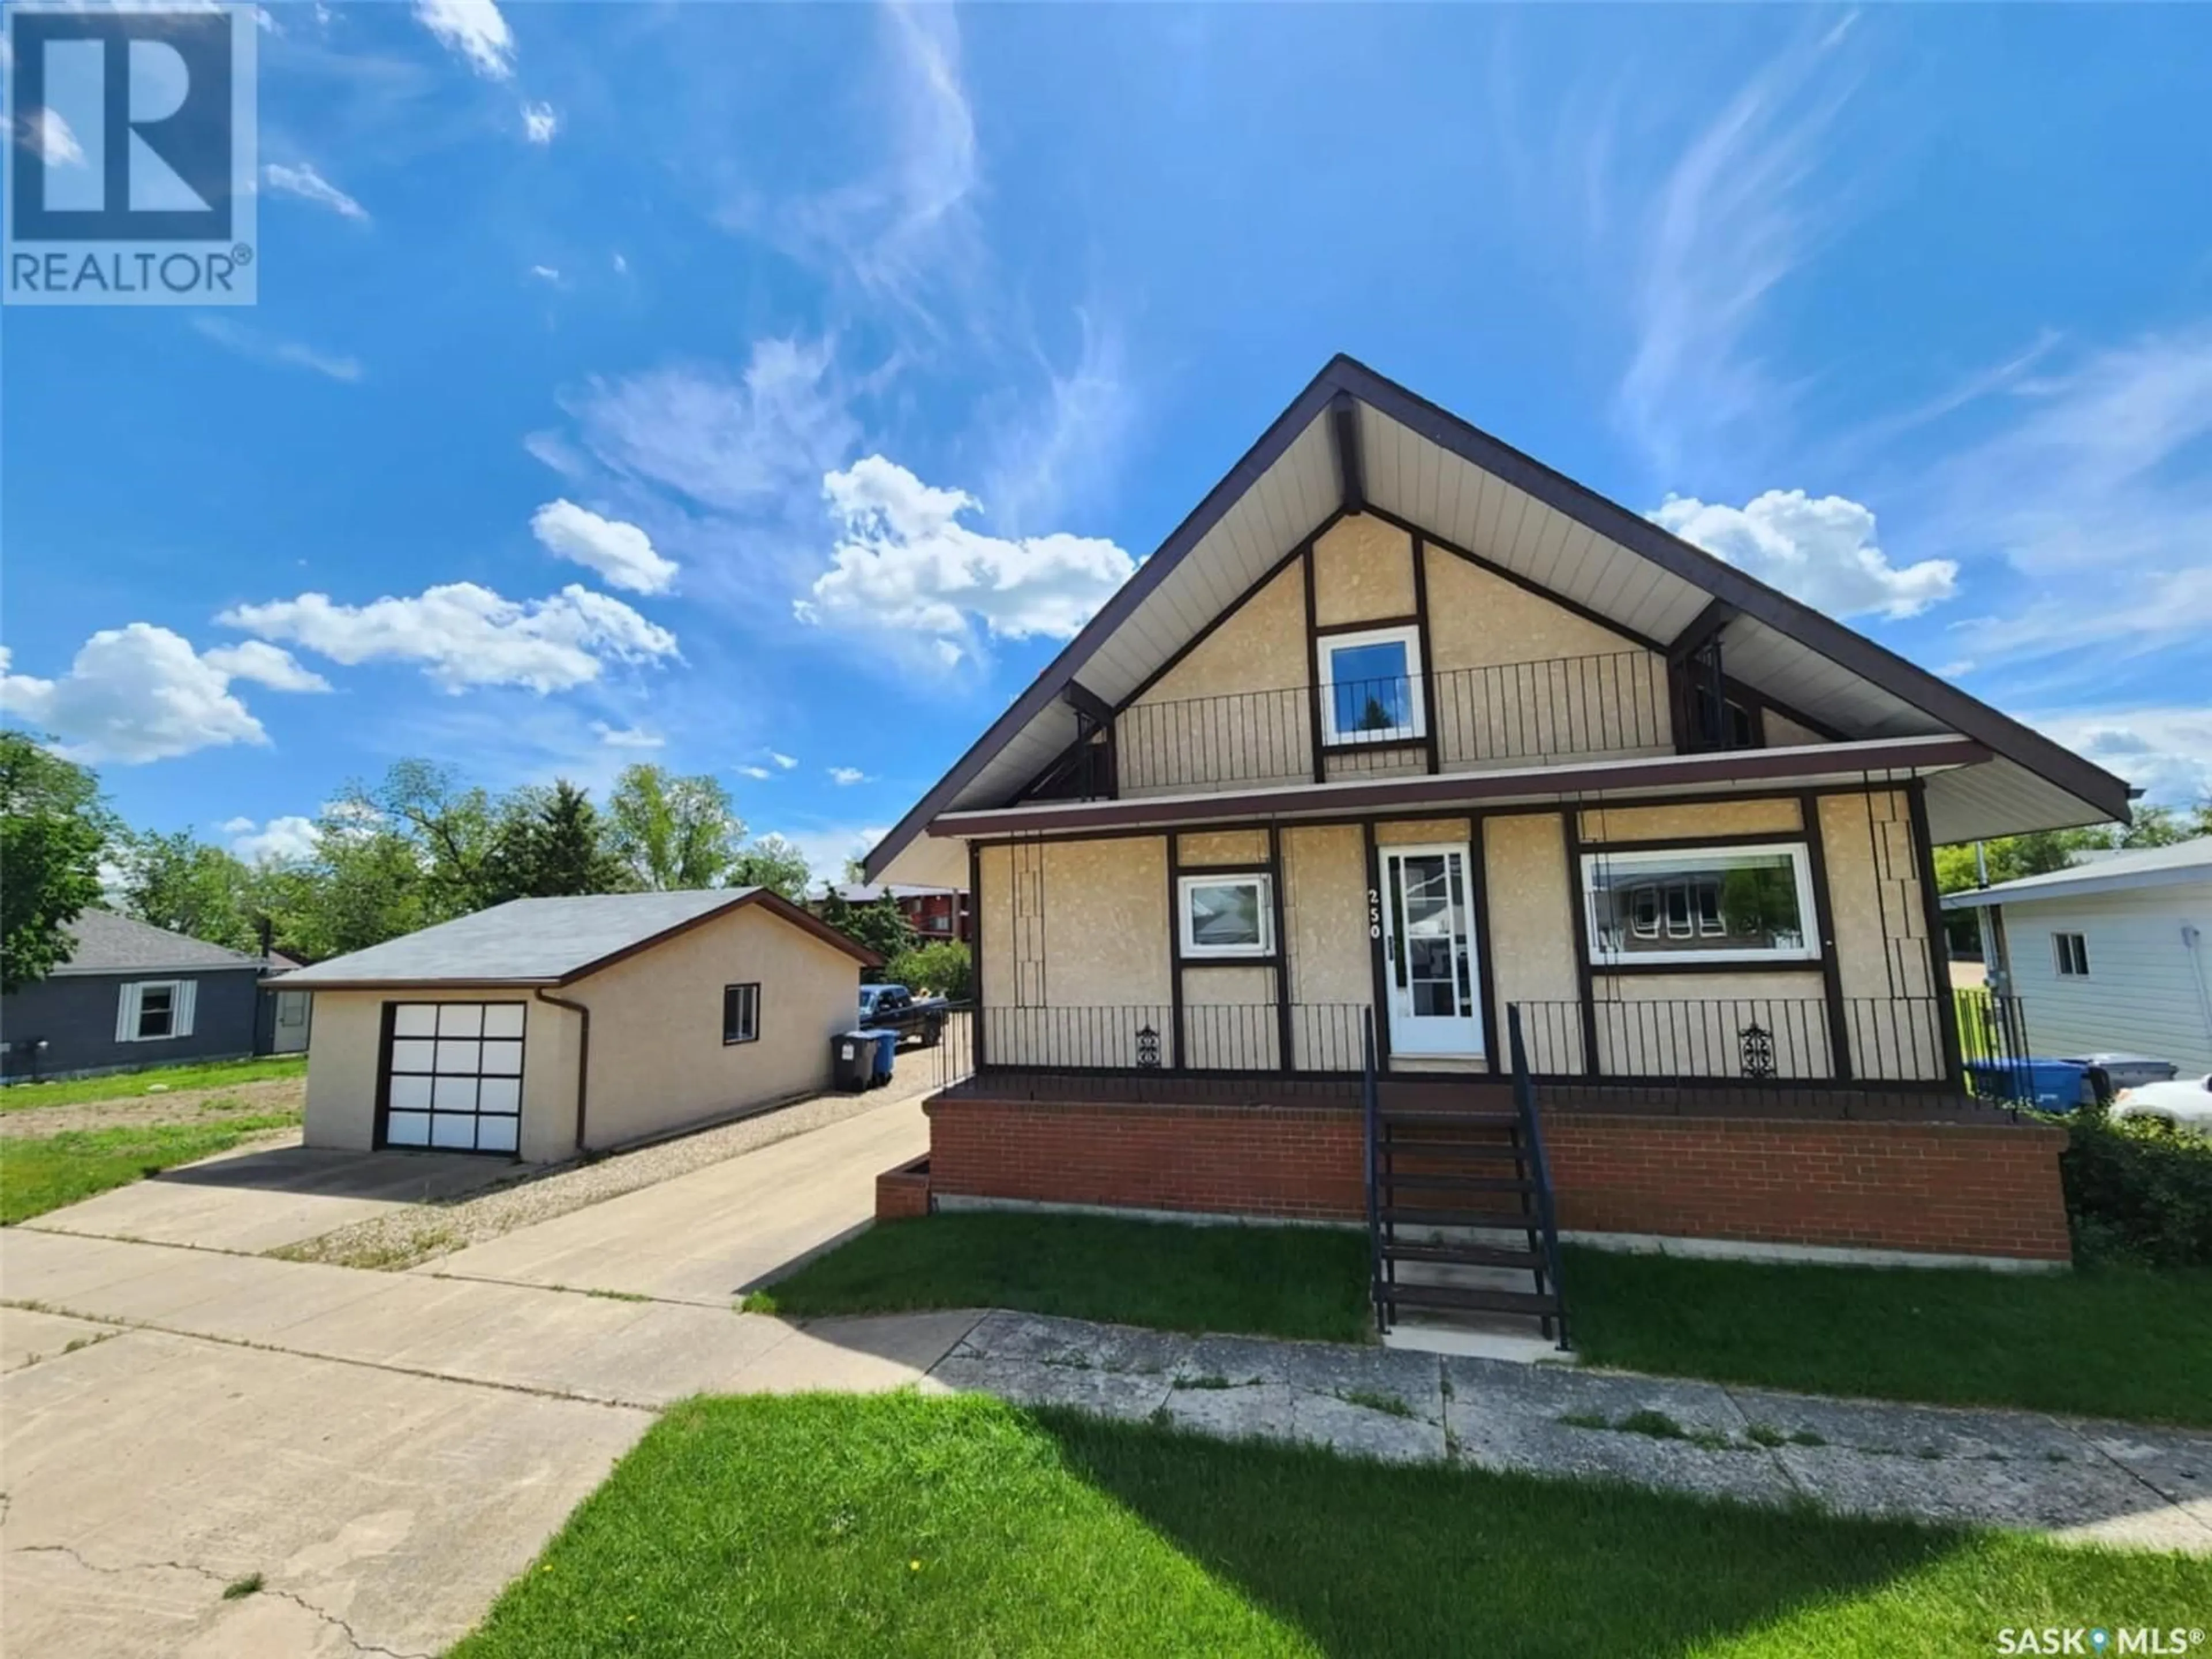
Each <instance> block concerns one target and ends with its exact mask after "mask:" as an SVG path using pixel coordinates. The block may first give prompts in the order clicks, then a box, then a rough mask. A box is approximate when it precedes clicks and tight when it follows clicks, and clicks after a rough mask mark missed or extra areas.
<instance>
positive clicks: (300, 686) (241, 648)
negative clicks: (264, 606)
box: [200, 640, 331, 691]
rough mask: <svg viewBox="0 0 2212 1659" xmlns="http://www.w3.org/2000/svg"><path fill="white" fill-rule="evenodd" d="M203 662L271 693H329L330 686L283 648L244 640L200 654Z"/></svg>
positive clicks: (265, 642)
mask: <svg viewBox="0 0 2212 1659" xmlns="http://www.w3.org/2000/svg"><path fill="white" fill-rule="evenodd" d="M200 660H201V661H203V662H204V663H205V664H207V665H208V666H209V667H210V668H213V669H216V670H218V671H221V672H222V673H225V674H228V675H229V676H230V677H231V678H233V679H234V680H251V681H252V682H253V683H254V684H256V685H265V686H267V687H268V688H269V689H270V690H271V691H327V690H330V689H331V683H330V682H329V681H328V680H326V679H325V678H323V677H322V676H321V675H320V674H318V673H316V672H315V671H314V670H313V669H311V668H308V667H307V666H306V665H303V664H302V663H301V661H300V659H298V658H296V657H295V656H294V655H293V654H292V653H290V652H289V651H287V650H285V649H284V647H283V646H281V645H271V644H270V643H269V642H268V641H266V640H245V641H240V643H239V644H237V645H219V646H217V647H216V648H215V649H214V650H212V651H204V652H202V653H200Z"/></svg>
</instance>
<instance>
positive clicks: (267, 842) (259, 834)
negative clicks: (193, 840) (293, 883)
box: [222, 814, 318, 864]
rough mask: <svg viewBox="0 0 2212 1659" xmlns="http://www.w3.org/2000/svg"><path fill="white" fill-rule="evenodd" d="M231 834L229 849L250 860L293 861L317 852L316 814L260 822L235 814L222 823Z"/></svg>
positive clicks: (254, 861)
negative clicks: (314, 815) (234, 816)
mask: <svg viewBox="0 0 2212 1659" xmlns="http://www.w3.org/2000/svg"><path fill="white" fill-rule="evenodd" d="M222 833H223V834H224V835H226V836H229V837H230V850H231V851H232V852H234V853H235V854H238V856H239V857H240V858H242V859H244V860H246V862H247V863H248V864H272V863H273V864H293V863H298V862H300V861H301V860H307V859H311V858H313V857H314V856H315V853H316V850H317V845H318V832H317V829H316V825H315V821H314V820H313V818H307V817H299V816H298V815H296V814H287V815H286V816H284V817H274V818H271V819H270V820H269V822H268V823H260V824H257V823H255V822H254V821H253V820H252V818H247V817H236V818H232V819H231V820H230V821H229V822H228V823H225V824H224V825H223V826H222Z"/></svg>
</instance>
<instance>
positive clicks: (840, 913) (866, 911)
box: [822, 887, 914, 962]
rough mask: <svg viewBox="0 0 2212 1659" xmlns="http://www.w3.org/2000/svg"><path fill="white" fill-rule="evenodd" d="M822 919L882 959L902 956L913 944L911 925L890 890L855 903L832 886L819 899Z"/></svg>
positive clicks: (888, 960) (889, 959) (887, 960)
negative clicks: (822, 897)
mask: <svg viewBox="0 0 2212 1659" xmlns="http://www.w3.org/2000/svg"><path fill="white" fill-rule="evenodd" d="M822 920H823V921H826V922H828V923H829V925H830V926H831V927H835V928H836V930H837V931H838V932H839V933H842V934H844V935H845V936H846V937H847V938H848V939H858V940H859V941H860V943H861V944H863V945H866V946H867V947H868V948H869V949H870V950H871V951H874V952H875V953H876V954H877V955H878V956H879V957H883V959H884V961H885V962H890V961H891V960H893V959H894V958H896V957H900V956H902V955H903V954H905V952H906V951H908V949H909V948H910V947H911V946H912V945H913V944H914V928H913V927H912V926H911V925H910V924H909V923H908V921H907V919H906V916H905V915H904V914H903V913H902V911H901V910H900V909H899V908H898V902H897V901H896V899H894V898H892V897H891V896H890V894H889V893H884V894H883V895H881V896H878V897H877V898H874V899H872V900H870V901H869V902H867V903H866V904H854V902H852V901H851V900H849V899H848V898H846V897H844V896H843V895H842V894H840V893H839V892H838V891H837V890H836V888H834V887H833V888H831V889H830V890H829V896H828V897H827V898H825V899H824V900H823V902H822Z"/></svg>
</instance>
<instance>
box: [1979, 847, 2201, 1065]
mask: <svg viewBox="0 0 2212 1659" xmlns="http://www.w3.org/2000/svg"><path fill="white" fill-rule="evenodd" d="M1943 904H1944V908H1946V909H1952V910H1967V909H1978V910H1980V911H1981V912H1982V914H1983V928H1984V933H1983V937H1984V939H1986V940H1987V941H1988V942H1989V968H1990V980H1991V982H1992V983H1993V984H1994V983H1995V982H1996V980H1997V978H1998V976H1999V975H2002V977H2003V982H2004V988H2005V989H2007V990H2008V991H2009V992H2010V993H2011V994H2013V995H2014V996H2015V997H2017V998H2018V999H2019V1000H2020V1005H2021V1012H2022V1014H2023V1016H2024V1018H2025V1019H2026V1022H2027V1041H2028V1043H2029V1045H2030V1046H2031V1047H2032V1048H2033V1049H2034V1050H2035V1052H2036V1053H2037V1054H2046V1055H2068V1054H2148V1055H2149V1056H2150V1057H2151V1058H2152V1059H2154V1060H2172V1062H2173V1063H2174V1064H2175V1065H2177V1066H2179V1067H2180V1068H2181V1070H2182V1073H2183V1074H2184V1075H2185V1076H2187V1075H2194V1076H2202V1075H2203V1074H2204V1073H2208V1072H2212V836H2198V837H2197V839H2196V840H2195V841H2185V842H2178V843H2176V844H2175V845H2173V846H2172V847H2146V848H2140V849H2137V850H2135V851H2128V852H2118V853H2107V854H2100V855H2098V856H2096V857H2094V858H2092V859H2089V860H2085V861H2083V862H2082V863H2081V864H2078V865H2076V866H2074V867H2073V868H2071V869H2068V870H2057V871H2053V872H2051V873H2049V874H2047V875H2041V876H2023V877H2021V878H2020V879H2019V880H2018V881H2005V882H1999V883H1998V884H1996V885H1995V886H1993V887H1983V888H1978V889H1974V890H1970V891H1966V892H1960V893H1953V894H1950V895H1949V896H1947V897H1946V898H1945V899H1944V901H1943Z"/></svg>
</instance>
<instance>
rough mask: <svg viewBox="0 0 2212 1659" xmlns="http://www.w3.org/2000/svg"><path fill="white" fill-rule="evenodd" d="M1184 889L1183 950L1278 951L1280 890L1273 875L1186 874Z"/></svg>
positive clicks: (1208, 953)
mask: <svg viewBox="0 0 2212 1659" xmlns="http://www.w3.org/2000/svg"><path fill="white" fill-rule="evenodd" d="M1180 898H1181V904H1180V907H1179V908H1181V910H1182V919H1181V924H1180V925H1181V927H1182V953H1183V955H1185V956H1186V957H1266V956H1273V954H1274V952H1275V917H1274V893H1273V888H1272V887H1271V886H1270V884H1269V882H1268V879H1267V877H1265V876H1258V875H1252V876H1231V875H1222V876H1185V877H1184V878H1182V883H1181V886H1180Z"/></svg>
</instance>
